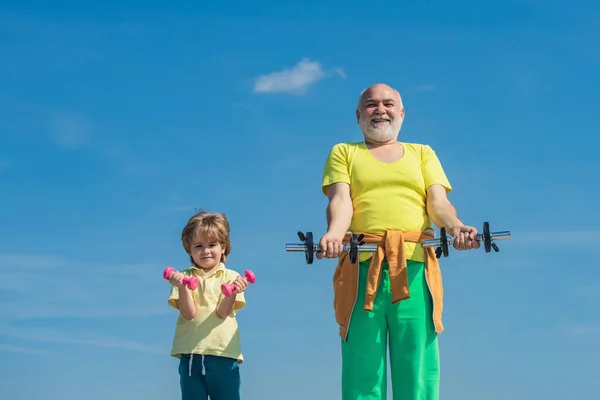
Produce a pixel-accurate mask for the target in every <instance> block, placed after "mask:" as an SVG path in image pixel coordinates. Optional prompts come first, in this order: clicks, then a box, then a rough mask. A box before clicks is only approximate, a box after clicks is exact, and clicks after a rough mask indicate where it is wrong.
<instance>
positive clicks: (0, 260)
mask: <svg viewBox="0 0 600 400" xmlns="http://www.w3.org/2000/svg"><path fill="white" fill-rule="evenodd" d="M66 263H67V260H65V259H64V258H61V257H57V256H54V255H46V254H43V255H32V254H11V253H0V269H4V268H6V269H10V270H14V269H19V268H31V267H35V268H53V267H60V266H63V265H65V264H66Z"/></svg>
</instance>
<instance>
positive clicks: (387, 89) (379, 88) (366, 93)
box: [358, 83, 404, 109]
mask: <svg viewBox="0 0 600 400" xmlns="http://www.w3.org/2000/svg"><path fill="white" fill-rule="evenodd" d="M376 93H387V94H388V95H389V96H390V97H392V98H393V99H394V100H395V101H397V102H398V104H399V105H400V108H402V109H404V107H403V106H402V96H400V92H399V91H398V90H396V89H394V88H393V87H391V86H388V85H386V84H385V83H376V84H374V85H372V86H369V87H368V88H366V89H364V90H363V91H362V92H360V96H359V97H358V108H359V109H360V108H361V106H362V104H363V103H364V102H365V100H366V99H369V98H371V97H370V96H373V94H376Z"/></svg>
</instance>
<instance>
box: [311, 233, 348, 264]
mask: <svg viewBox="0 0 600 400" xmlns="http://www.w3.org/2000/svg"><path fill="white" fill-rule="evenodd" d="M343 240H344V235H341V236H340V235H338V234H336V233H332V232H327V233H326V234H324V235H323V237H321V240H320V241H319V249H320V251H318V252H317V259H319V260H320V259H322V258H323V257H326V258H336V257H339V256H340V254H342V253H343V252H344V244H343Z"/></svg>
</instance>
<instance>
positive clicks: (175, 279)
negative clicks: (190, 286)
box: [169, 271, 187, 290]
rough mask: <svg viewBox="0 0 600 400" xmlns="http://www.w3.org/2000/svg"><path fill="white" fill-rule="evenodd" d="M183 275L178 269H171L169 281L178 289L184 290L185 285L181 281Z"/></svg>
mask: <svg viewBox="0 0 600 400" xmlns="http://www.w3.org/2000/svg"><path fill="white" fill-rule="evenodd" d="M184 278H185V275H184V274H182V273H181V272H178V271H173V272H172V273H171V275H170V276H169V282H170V283H171V285H173V286H175V287H176V288H177V289H179V290H184V289H185V288H187V285H186V284H185V283H183V279H184Z"/></svg>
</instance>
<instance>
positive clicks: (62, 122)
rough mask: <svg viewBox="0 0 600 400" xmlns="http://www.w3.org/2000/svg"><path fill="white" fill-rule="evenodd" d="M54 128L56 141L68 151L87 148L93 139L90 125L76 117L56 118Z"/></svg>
mask: <svg viewBox="0 0 600 400" xmlns="http://www.w3.org/2000/svg"><path fill="white" fill-rule="evenodd" d="M52 128H53V138H54V141H55V142H56V143H57V144H58V145H60V146H61V147H63V148H65V149H67V150H75V149H79V148H81V147H83V146H85V145H86V144H87V143H88V142H89V140H90V139H91V137H92V134H91V129H90V128H89V126H88V124H87V123H86V122H84V121H83V119H81V118H79V117H76V116H74V115H61V116H58V117H55V118H54V120H53V121H52Z"/></svg>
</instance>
